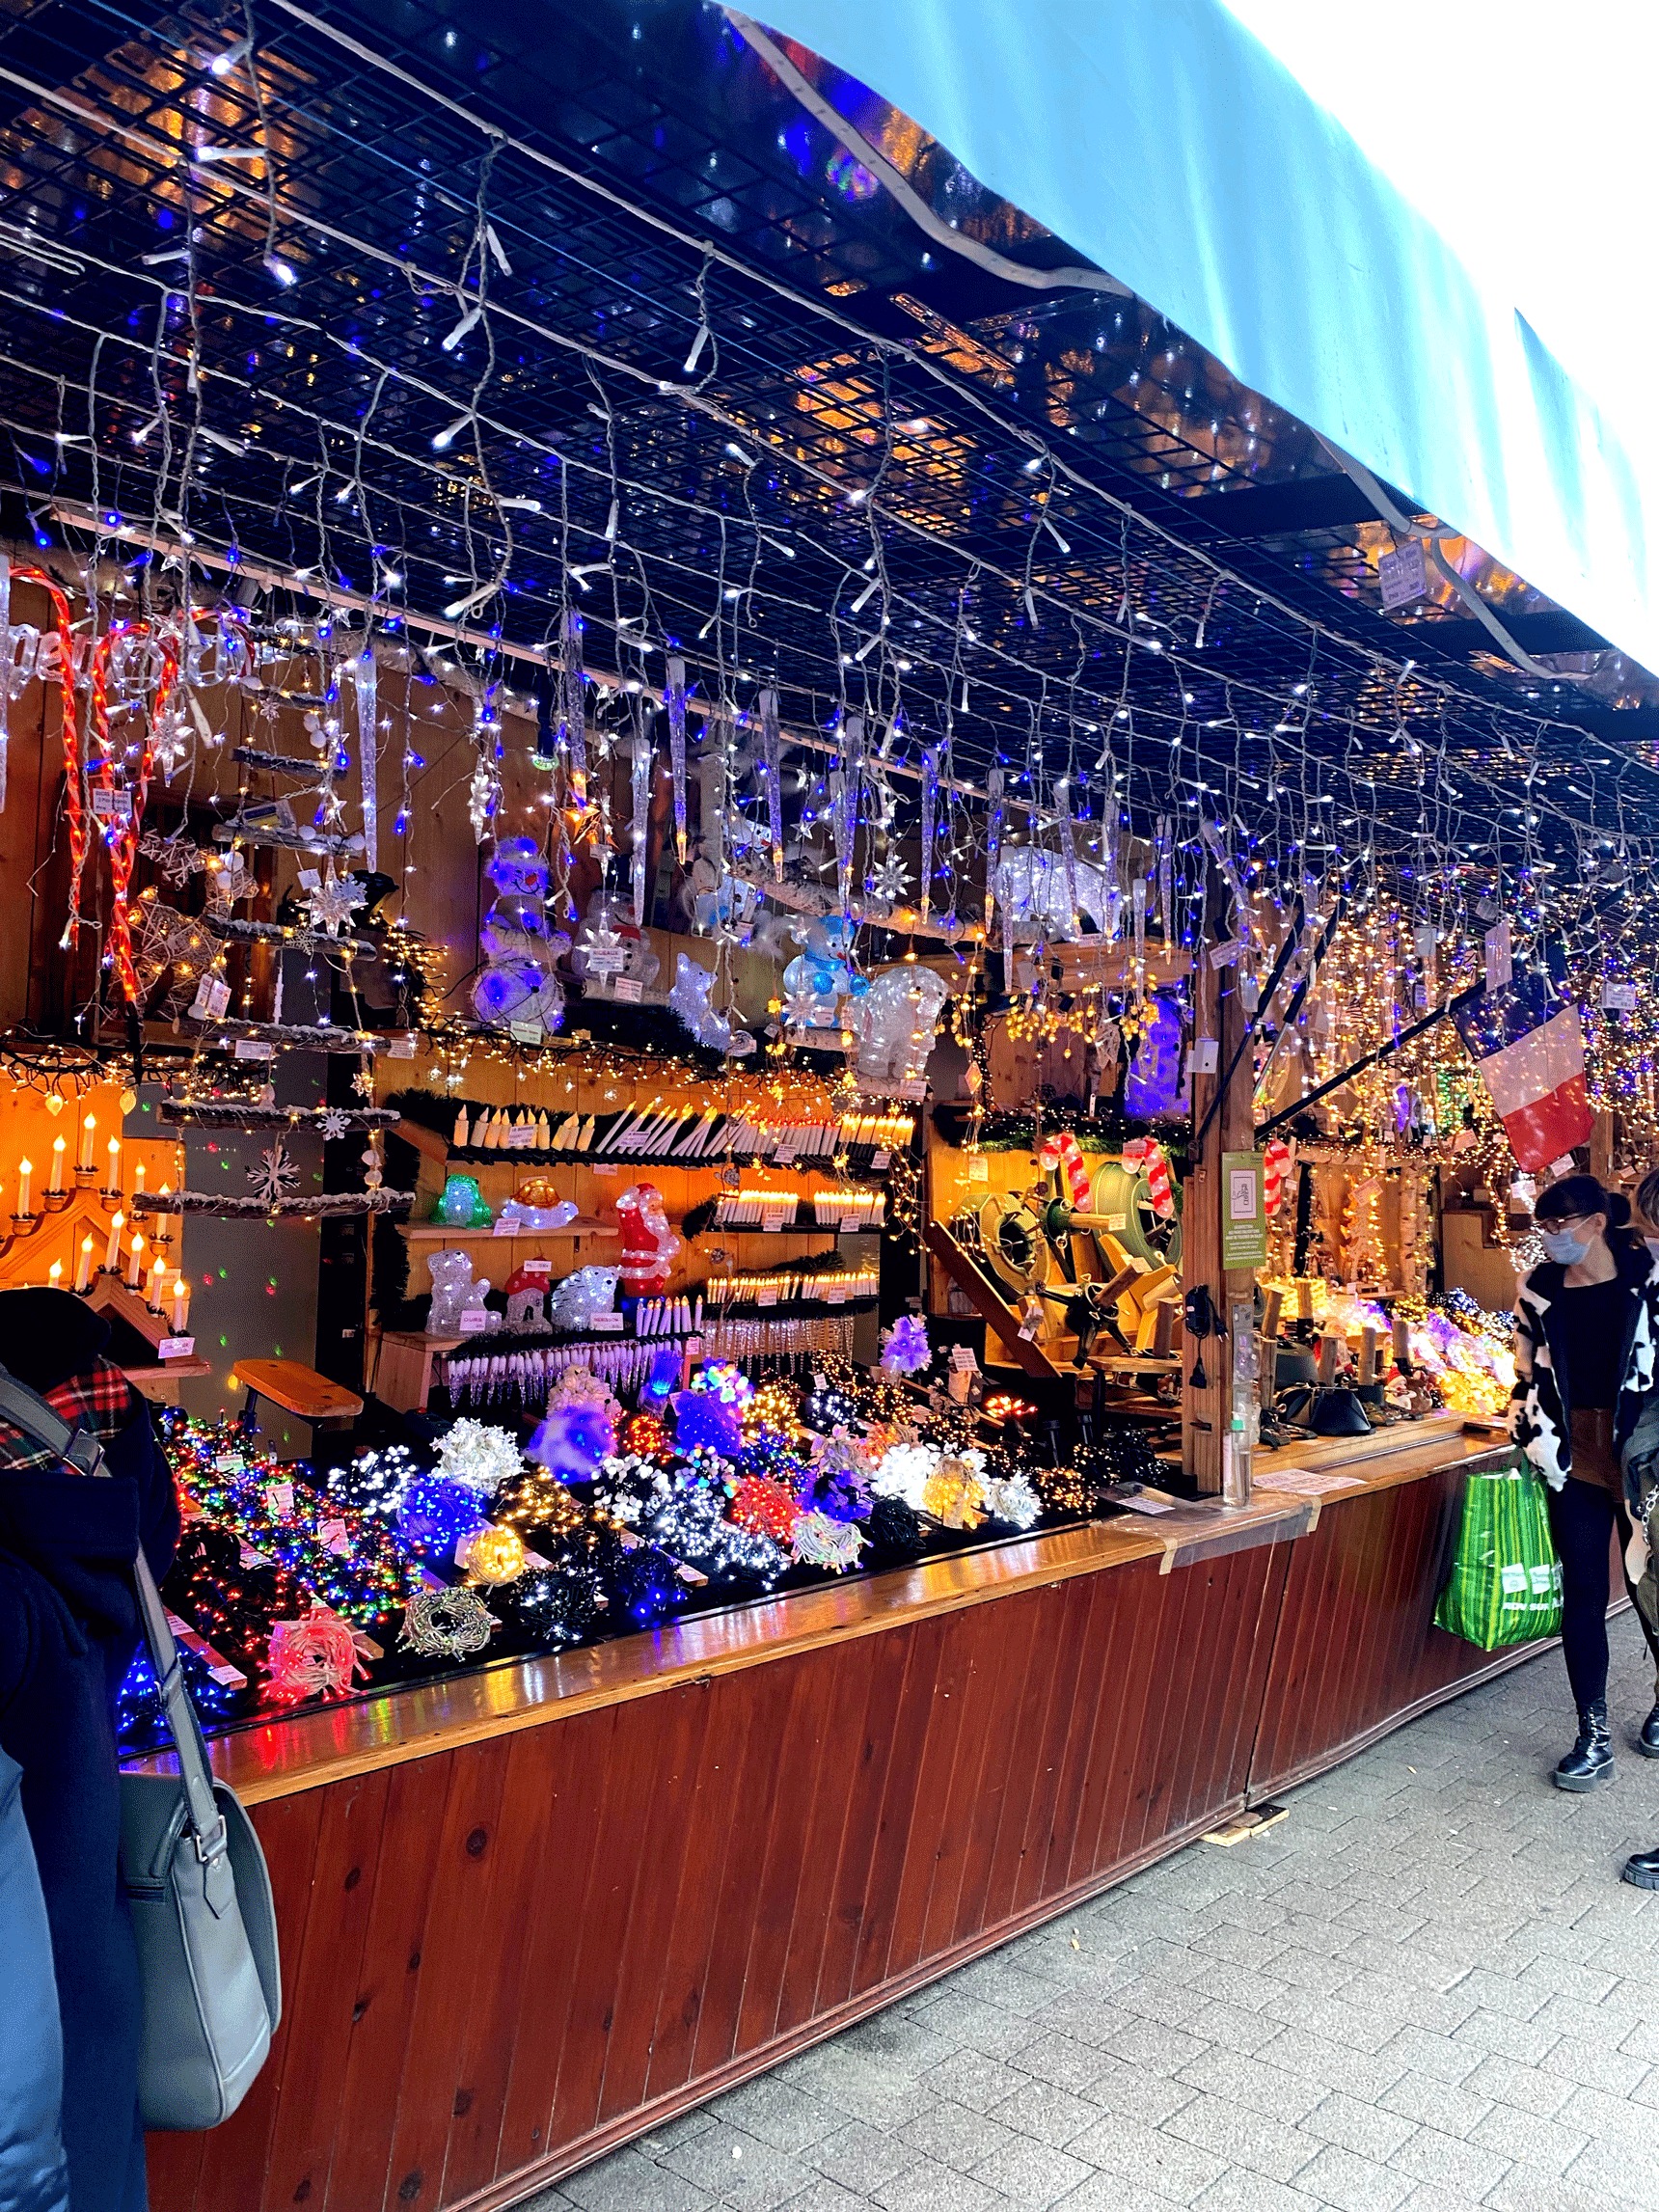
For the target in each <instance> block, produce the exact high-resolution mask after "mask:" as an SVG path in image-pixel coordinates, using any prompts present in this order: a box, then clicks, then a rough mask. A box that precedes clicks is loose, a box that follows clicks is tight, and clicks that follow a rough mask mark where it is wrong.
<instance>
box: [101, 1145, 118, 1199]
mask: <svg viewBox="0 0 1659 2212" xmlns="http://www.w3.org/2000/svg"><path fill="white" fill-rule="evenodd" d="M104 1188H105V1189H106V1190H119V1189H120V1188H121V1138H120V1137H119V1136H112V1137H111V1138H110V1140H109V1173H108V1174H107V1175H106V1176H105V1177H104Z"/></svg>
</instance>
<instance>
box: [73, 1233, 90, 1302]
mask: <svg viewBox="0 0 1659 2212" xmlns="http://www.w3.org/2000/svg"><path fill="white" fill-rule="evenodd" d="M92 1279H93V1241H92V1239H91V1238H90V1237H83V1238H82V1239H81V1256H80V1258H79V1259H78V1260H77V1261H76V1263H75V1288H76V1290H78V1291H84V1290H86V1289H87V1288H88V1287H89V1286H90V1284H91V1282H92Z"/></svg>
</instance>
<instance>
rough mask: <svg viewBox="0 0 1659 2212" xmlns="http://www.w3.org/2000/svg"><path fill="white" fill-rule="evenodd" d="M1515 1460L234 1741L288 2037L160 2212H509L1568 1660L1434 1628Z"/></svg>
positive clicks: (608, 1648)
mask: <svg viewBox="0 0 1659 2212" xmlns="http://www.w3.org/2000/svg"><path fill="white" fill-rule="evenodd" d="M1484 1449H1485V1447H1484V1446H1483V1445H1482V1443H1480V1442H1477V1441H1475V1440H1472V1439H1467V1438H1464V1437H1463V1436H1461V1435H1460V1434H1458V1433H1457V1428H1456V1425H1455V1423H1452V1422H1446V1421H1443V1422H1441V1423H1437V1424H1434V1425H1433V1426H1432V1428H1431V1429H1430V1430H1429V1431H1428V1432H1427V1433H1425V1434H1422V1435H1421V1436H1419V1437H1416V1438H1413V1439H1410V1440H1406V1441H1401V1440H1399V1439H1398V1438H1397V1440H1396V1448H1395V1449H1392V1450H1388V1451H1385V1452H1382V1453H1373V1455H1372V1456H1369V1457H1365V1458H1360V1459H1354V1458H1353V1457H1352V1456H1351V1454H1350V1453H1347V1452H1345V1451H1344V1450H1343V1449H1340V1448H1338V1447H1333V1446H1330V1445H1319V1446H1311V1447H1309V1449H1308V1450H1307V1452H1306V1453H1304V1454H1299V1455H1298V1459H1299V1460H1300V1461H1301V1463H1302V1464H1303V1465H1304V1466H1305V1467H1307V1468H1309V1469H1311V1470H1314V1471H1316V1472H1317V1473H1319V1474H1322V1475H1324V1476H1327V1477H1328V1476H1331V1475H1333V1474H1335V1475H1338V1476H1340V1477H1343V1478H1345V1479H1346V1481H1347V1482H1348V1483H1349V1484H1350V1485H1351V1487H1347V1488H1342V1489H1338V1490H1334V1491H1330V1492H1326V1493H1323V1494H1319V1493H1318V1492H1316V1493H1315V1494H1312V1495H1294V1494H1292V1493H1291V1492H1289V1491H1281V1492H1274V1491H1272V1490H1270V1489H1268V1488H1262V1489H1261V1490H1259V1492H1258V1494H1257V1497H1256V1500H1255V1501H1254V1503H1253V1504H1252V1505H1251V1506H1250V1507H1249V1508H1248V1509H1246V1510H1244V1511H1242V1512H1236V1513H1229V1512H1227V1511H1226V1510H1225V1509H1224V1508H1222V1507H1220V1506H1219V1505H1214V1504H1197V1505H1184V1506H1176V1507H1175V1508H1174V1509H1173V1510H1172V1511H1171V1512H1170V1513H1169V1514H1168V1515H1165V1516H1157V1517H1154V1518H1135V1519H1133V1520H1130V1519H1129V1517H1127V1516H1126V1517H1125V1518H1123V1519H1119V1520H1116V1521H1113V1522H1111V1523H1109V1524H1107V1525H1098V1524H1097V1525H1091V1526H1088V1527H1083V1528H1078V1529H1075V1530H1072V1531H1067V1532H1065V1533H1061V1534H1056V1535H1051V1536H1041V1537H1037V1538H1034V1539H1032V1540H1030V1541H1027V1542H1024V1543H1015V1544H1009V1545H1003V1546H999V1547H996V1548H994V1549H992V1550H988V1551H983V1552H979V1553H975V1554H969V1555H966V1556H964V1557H962V1558H960V1559H957V1560H953V1561H949V1562H930V1563H927V1564H924V1565H922V1566H920V1567H917V1568H914V1569H911V1570H908V1571H905V1572H900V1573H891V1574H886V1575H880V1576H876V1577H872V1578H870V1579H868V1580H865V1581H862V1582H859V1583H857V1584H851V1585H843V1586H840V1587H835V1588H830V1589H826V1590H824V1591H822V1592H820V1593H816V1594H810V1595H801V1596H797V1597H793V1598H787V1599H783V1600H778V1601H775V1602H774V1603H771V1604H763V1605H757V1606H751V1607H748V1608H745V1609H743V1610H741V1611H738V1612H734V1613H731V1614H727V1615H719V1616H714V1617H710V1618H708V1619H705V1620H702V1621H698V1622H696V1623H694V1624H687V1625H681V1626H678V1627H675V1628H672V1629H669V1630H666V1631H664V1632H660V1633H658V1634H655V1635H651V1636H637V1637H631V1638H624V1639H621V1640H619V1641H617V1642H613V1643H609V1644H606V1645H603V1646H600V1647H599V1648H597V1649H595V1650H592V1651H584V1652H568V1653H565V1654H562V1655H560V1656H558V1657H551V1658H544V1659H536V1660H531V1661H528V1662H525V1663H522V1664H519V1665H516V1666H511V1667H498V1668H495V1669H492V1670H488V1671H485V1672H483V1673H479V1674H476V1675H472V1676H468V1677H465V1678H463V1679H459V1680H457V1681H455V1682H452V1683H448V1684H434V1685H431V1686H429V1687H422V1688H419V1689H408V1690H403V1691H398V1692H394V1693H392V1694H391V1695H389V1696H387V1697H385V1698H382V1699H379V1700H376V1701H374V1702H372V1703H367V1704H362V1705H358V1706H354V1707H345V1708H339V1709H335V1710H325V1711H319V1712H313V1713H309V1714H297V1715H295V1716H293V1717H292V1718H288V1719H285V1720H279V1721H274V1722H271V1723H269V1724H267V1725H265V1726H263V1727H259V1728H257V1729H254V1730H251V1731H249V1732H246V1733H244V1734H238V1735H235V1736H231V1737H229V1738H225V1739H222V1740H221V1741H220V1742H218V1743H216V1744H215V1745H214V1747H213V1755H214V1761H215V1765H216V1767H217V1769H218V1771H219V1772H221V1773H222V1774H224V1775H225V1776H226V1778H227V1779H228V1780H230V1781H231V1782H232V1783H233V1784H234V1786H235V1788H236V1789H237V1790H238V1791H239V1792H240V1794H241V1795H242V1796H243V1798H244V1800H245V1801H247V1802H248V1803H250V1804H251V1805H252V1806H253V1808H254V1817H255V1821H256V1825H257V1826H258V1831H259V1834H260V1837H261V1840H262V1842H263V1843H264V1846H265V1850H266V1853H267V1856H268V1857H269V1859H270V1862H271V1866H272V1870H273V1874H274V1877H275V1880H276V1883H277V1890H278V1902H279V1915H280V1918H281V1921H282V1925H283V1928H284V1936H285V1947H286V1948H285V1968H286V1989H287V2016H286V2023H285V2026H284V2029H283V2031H282V2034H281V2037H280V2039H279V2045H278V2048H277V2051H276V2053H275V2055H274V2056H273V2059H272V2062H271V2063H270V2064H269V2065H268V2066H267V2068H266V2069H265V2072H264V2073H263V2075H262V2076H261V2077H260V2080H259V2082H258V2085H257V2086H256V2088H255V2089H254V2091H253V2093H252V2095H251V2096H250V2098H249V2100H248V2102H247V2104H246V2105H245V2106H244V2107H243V2109H242V2110H241V2112H239V2113H238V2114H237V2115H236V2116H235V2117H234V2118H233V2119H232V2120H231V2122H229V2123H228V2124H227V2125H226V2126H224V2127H222V2128H220V2129H218V2130H216V2131H215V2132H213V2133H212V2134H210V2135H206V2136H188V2137H158V2138H153V2139H152V2141H151V2151H150V2174H151V2189H152V2193H153V2198H154V2201H155V2202H156V2204H157V2206H158V2207H159V2208H160V2212H223V2208H225V2207H228V2206H231V2205H234V2206H236V2207H238V2212H244V2208H245V2212H256V2208H257V2207H258V2208H261V2212H277V2208H278V2207H281V2206H286V2205H289V2204H292V2203H295V2202H300V2203H305V2204H308V2205H311V2206H313V2207H315V2208H316V2212H359V2208H360V2207H361V2206H363V2205H365V2204H367V2203H379V2202H382V2201H386V2202H395V2203H405V2204H413V2205H417V2206H425V2207H429V2208H436V2207H443V2208H444V2212H455V2208H458V2207H463V2206H465V2207H469V2208H472V2212H484V2208H485V2207H491V2206H504V2205H507V2204H510V2203H512V2202H513V2201H515V2200H516V2199H517V2198H519V2197H520V2196H522V2195H524V2194H525V2193H527V2192H528V2191H530V2190H531V2189H533V2188H535V2187H537V2186H539V2185H541V2184H544V2183H546V2182H548V2181H552V2180H554V2179H556V2178H557V2177H558V2175H559V2174H561V2173H563V2172H566V2171H569V2170H570V2169H571V2168H572V2167H574V2166H577V2165H579V2164H581V2163H582V2162H583V2161H585V2160H586V2159H588V2158H591V2157H593V2156H594V2155H595V2154H596V2153H597V2152H599V2151H602V2150H604V2149H606V2148H608V2147H611V2146H613V2145H615V2144H620V2143H623V2142H625V2141H627V2140H628V2139H629V2138H630V2137H633V2136H636V2135H639V2134H640V2133H643V2132H644V2131H646V2130H647V2129H649V2128H650V2127H652V2126H654V2125H657V2124H660V2123H661V2122H662V2121H663V2120H664V2119H666V2118H667V2117H669V2116H672V2115H673V2114H674V2113H676V2112H679V2111H682V2110H684V2109H685V2108H686V2107H688V2106H689V2105H692V2104H694V2103H696V2102H697V2101H699V2100H700V2099H702V2098H704V2097H707V2096H709V2095H710V2094H712V2093H714V2092H715V2091H716V2090H718V2089H722V2088H726V2087H729V2086H731V2085H732V2084H734V2083H736V2082H739V2081H741V2080H744V2079H746V2078H747V2077H748V2076H749V2075H752V2074H754V2073H757V2072H759V2071H761V2070H762V2069H764V2068H765V2067H766V2066H768V2065H770V2064H772V2063H774V2062H776V2061H777V2060H778V2059H780V2058H782V2057H784V2056H785V2055H787V2054H788V2053H789V2052H791V2051H793V2050H797V2049H800V2048H801V2047H802V2046H803V2045H805V2044H807V2043H810V2042H813V2041H815V2040H817V2039H819V2038H820V2037H822V2036H824V2035H827V2034H830V2033H832V2032H833V2031H834V2030H835V2029H837V2028H840V2027H844V2026H846V2025H847V2024H849V2023H850V2022H852V2021H854V2020H857V2019H858V2018H860V2017H862V2016H863V2015H864V2014H866V2013H869V2012H872V2011H874V2010H876V2009H878V2008H879V2007H882V2006H883V2005H885V2004H887V2003H889V2002H890V2001H891V2000H892V1999H893V1998H894V1997H896V1996H899V1995H901V1994H902V1993H903V1992H904V1991H905V1990H907V1989H910V1988H913V1987H915V1986H917V1985H918V1984H920V1983H922V1982H925V1981H927V1980H930V1979H932V1978H934V1977H935V1976H938V1975H939V1974H942V1973H944V1972H946V1971H948V1970H949V1969H950V1968H951V1967H953V1966H956V1965H960V1964H961V1963H963V1962H964V1961H965V1960H966V1959H969V1958H972V1957H974V1956H976V1955H978V1954H979V1953H982V1952H985V1951H988V1950H991V1949H993V1947H994V1946H995V1945H996V1944H998V1943H1000V1942H1002V1941H1004V1940H1005V1939H1006V1938H1007V1937H1008V1936H1010V1935H1012V1934H1014V1933H1016V1932H1017V1931H1018V1930H1019V1929H1020V1928H1022V1927H1025V1926H1029V1925H1033V1924H1034V1923H1036V1922H1039V1921H1041V1920H1043V1919H1045V1918H1047V1917H1048V1916H1049V1915H1051V1914H1053V1913H1056V1912H1059V1911H1062V1910H1064V1909H1065V1908H1066V1907H1067V1906H1068V1905H1069V1904H1071V1903H1074V1902H1075V1901H1077V1900H1078V1899H1080V1898H1087V1897H1090V1896H1093V1895H1095V1894H1097V1893H1098V1892H1099V1891H1101V1890H1102V1889H1104V1888H1106V1887H1107V1886H1108V1885H1110V1884H1111V1883H1113V1882H1115V1881H1118V1880H1121V1879H1122V1878H1123V1877H1124V1876H1125V1875H1127V1874H1129V1873H1130V1872H1132V1871H1134V1870H1135V1869H1136V1868H1138V1867H1142V1866H1145V1865H1147V1864H1149V1863H1150V1862H1152V1861H1153V1860H1155V1859H1157V1858H1159V1857H1162V1856H1164V1855H1165V1854H1167V1853H1168V1852H1170V1851H1173V1850H1175V1849H1178V1848H1179V1847H1180V1846H1181V1845H1183V1844H1184V1843H1189V1842H1191V1841H1192V1840H1193V1839H1194V1838H1197V1837H1200V1836H1203V1835H1205V1834H1206V1833H1208V1832H1209V1831H1210V1830H1212V1829H1215V1828H1217V1827H1219V1826H1221V1825H1222V1824H1223V1823H1225V1822H1226V1821H1228V1820H1229V1819H1230V1818H1232V1817H1233V1816H1237V1815H1238V1814H1239V1813H1241V1812H1243V1811H1244V1810H1245V1809H1246V1808H1249V1807H1252V1806H1259V1805H1262V1804H1264V1803H1265V1802H1267V1801H1269V1800H1270V1799H1272V1798H1273V1796H1274V1795H1275V1794H1276V1793H1277V1792H1279V1791H1281V1790H1283V1789H1287V1788H1289V1787H1291V1786H1292V1785H1293V1784H1295V1783H1298V1782H1302V1781H1305V1780H1307V1779H1308V1778H1309V1777H1310V1776H1311V1775H1314V1774H1317V1773H1319V1772H1320V1771H1321V1770H1322V1769H1324V1768H1325V1767H1327V1766H1329V1765H1331V1764H1333V1763H1335V1762H1336V1761H1339V1760H1341V1759H1343V1758H1346V1757H1347V1756H1349V1755H1350V1754H1352V1753H1353V1752H1355V1751H1357V1750H1359V1749H1361V1748H1362V1747H1363V1746H1364V1745H1365V1744H1367V1743H1369V1742H1372V1741H1373V1740H1374V1739H1375V1738H1376V1737H1377V1736H1379V1735H1380V1734H1384V1733H1385V1732H1386V1731H1388V1730H1389V1729H1391V1728H1395V1727H1398V1726H1399V1725H1400V1724H1401V1722H1403V1721H1405V1720H1407V1719H1409V1718H1411V1717H1412V1716H1413V1715H1415V1714H1417V1713H1420V1712H1422V1711H1424V1710H1425V1709H1427V1708H1428V1707H1430V1706H1432V1705H1434V1704H1436V1703H1438V1702H1440V1701H1441V1700H1443V1699H1445V1698H1448V1697H1451V1696H1454V1695H1455V1694H1456V1693H1457V1692H1459V1691H1460V1690H1462V1689H1465V1688H1467V1687H1469V1686H1470V1685H1471V1684H1472V1683H1473V1682H1476V1681H1479V1680H1482V1679H1486V1678H1487V1677H1489V1676H1490V1675H1492V1674H1495V1673H1498V1672H1500V1671H1501V1670H1502V1669H1504V1668H1506V1667H1509V1666H1512V1665H1514V1664H1516V1663H1517V1662H1518V1661H1520V1660H1522V1659H1524V1658H1526V1657H1528V1656H1530V1655H1531V1652H1530V1648H1528V1649H1523V1650H1519V1651H1511V1652H1499V1653H1496V1654H1486V1653H1482V1652H1476V1651H1474V1650H1473V1649H1472V1648H1471V1647H1469V1646H1468V1645H1465V1644H1461V1643H1459V1642H1458V1641H1457V1640H1456V1639H1455V1638H1453V1637H1450V1636H1447V1635H1445V1634H1443V1633H1442V1632H1441V1631H1439V1630H1438V1629H1435V1628H1434V1627H1432V1626H1431V1625H1430V1614H1431V1612H1432V1609H1433V1603H1434V1593H1435V1587H1436V1582H1437V1578H1438V1571H1439V1567H1440V1564H1441V1562H1442V1560H1443V1558H1444V1556H1445V1554H1446V1551H1447V1546H1448V1544H1449V1543H1450V1541H1451V1537H1452V1534H1453V1531H1454V1529H1455V1523H1456V1517H1457V1513H1458V1508H1459V1504H1460V1499H1461V1492H1462V1483H1463V1478H1464V1476H1465V1474H1466V1472H1467V1471H1468V1469H1469V1468H1471V1467H1478V1466H1480V1465H1482V1464H1483V1463H1486V1462H1485V1461H1483V1460H1482V1456H1481V1455H1482V1451H1483V1450H1484Z"/></svg>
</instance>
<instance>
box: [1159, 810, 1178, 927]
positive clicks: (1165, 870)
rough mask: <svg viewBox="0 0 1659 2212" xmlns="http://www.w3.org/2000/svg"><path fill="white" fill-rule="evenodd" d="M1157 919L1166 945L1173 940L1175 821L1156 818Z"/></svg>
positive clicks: (1163, 816) (1164, 816) (1163, 815)
mask: <svg viewBox="0 0 1659 2212" xmlns="http://www.w3.org/2000/svg"><path fill="white" fill-rule="evenodd" d="M1156 851H1157V920H1158V927H1159V928H1160V929H1161V930H1162V931H1163V942H1164V943H1165V944H1166V945H1172V944H1173V943H1174V942H1175V823H1174V821H1173V819H1172V818H1171V817H1170V816H1169V815H1168V814H1160V815H1159V816H1158V818H1157V843H1156Z"/></svg>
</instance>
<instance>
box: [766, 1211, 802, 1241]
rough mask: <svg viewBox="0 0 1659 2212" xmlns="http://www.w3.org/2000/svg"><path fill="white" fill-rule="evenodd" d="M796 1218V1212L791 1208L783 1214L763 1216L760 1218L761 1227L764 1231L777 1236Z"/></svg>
mask: <svg viewBox="0 0 1659 2212" xmlns="http://www.w3.org/2000/svg"><path fill="white" fill-rule="evenodd" d="M794 1218H795V1214H794V1210H793V1208H790V1209H787V1210H785V1211H784V1212H782V1213H773V1214H763V1215H761V1217H760V1225H761V1227H762V1228H763V1229H767V1230H770V1231H772V1232H773V1234H774V1235H775V1234H776V1232H777V1231H778V1230H779V1229H783V1228H786V1227H788V1225H789V1224H790V1223H791V1222H792V1221H793V1220H794Z"/></svg>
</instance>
